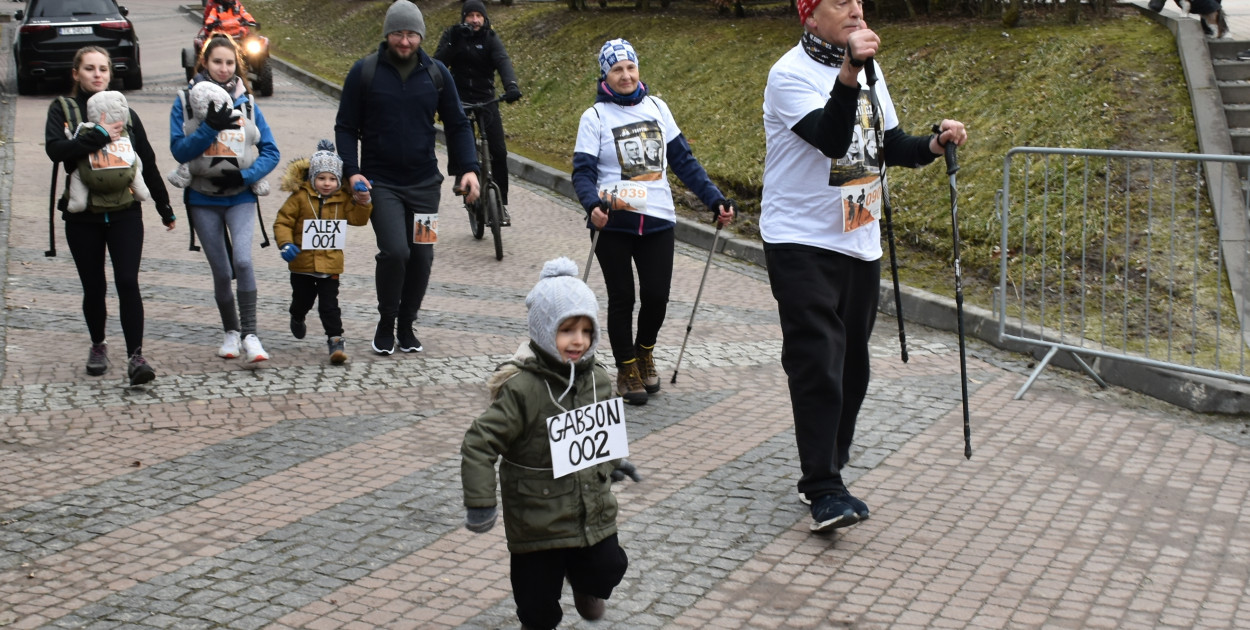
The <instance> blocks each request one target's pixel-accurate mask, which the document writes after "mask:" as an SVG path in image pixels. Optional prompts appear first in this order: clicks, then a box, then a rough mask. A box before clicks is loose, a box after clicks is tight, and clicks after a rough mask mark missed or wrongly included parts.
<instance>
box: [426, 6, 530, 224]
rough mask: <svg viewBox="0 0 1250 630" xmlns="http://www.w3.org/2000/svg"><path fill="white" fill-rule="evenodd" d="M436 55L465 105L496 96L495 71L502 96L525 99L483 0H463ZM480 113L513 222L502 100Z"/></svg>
mask: <svg viewBox="0 0 1250 630" xmlns="http://www.w3.org/2000/svg"><path fill="white" fill-rule="evenodd" d="M434 58H435V59H437V60H439V61H441V62H443V65H445V66H447V69H448V70H449V71H450V72H451V77H452V80H454V81H455V82H456V92H458V93H459V94H460V100H462V101H464V102H466V103H481V102H484V101H489V100H491V99H493V98H495V73H496V72H498V73H499V78H500V79H501V80H502V81H503V86H504V94H503V100H504V101H505V102H508V103H512V102H515V101H517V100H519V99H520V98H521V89H520V88H518V87H517V82H516V72H514V71H513V70H512V59H511V58H510V57H508V51H506V50H504V47H503V41H502V40H501V39H499V35H498V34H497V33H495V31H494V30H492V29H491V27H490V20H488V19H487V18H486V5H485V4H483V3H482V0H465V3H464V6H463V7H462V8H461V9H460V23H459V24H456V25H454V26H449V27H447V30H445V31H443V36H442V37H441V38H440V39H439V41H438V48H437V49H436V50H435V51H434ZM477 116H478V120H480V121H481V124H482V129H483V130H485V132H486V142H487V143H488V145H489V146H490V157H491V160H490V169H491V178H492V179H494V180H495V183H496V184H498V185H499V196H500V199H501V201H503V206H504V208H503V224H504V225H511V224H512V217H511V216H510V215H509V214H508V146H507V144H506V143H505V142H504V134H503V120H502V119H501V118H500V116H499V104H498V103H492V104H490V105H489V106H487V107H484V108H481V109H478V110H477ZM483 184H485V182H483Z"/></svg>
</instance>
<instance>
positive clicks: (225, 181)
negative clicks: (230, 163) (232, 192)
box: [208, 171, 244, 190]
mask: <svg viewBox="0 0 1250 630" xmlns="http://www.w3.org/2000/svg"><path fill="white" fill-rule="evenodd" d="M208 181H210V182H212V184H213V185H214V186H216V187H217V188H218V189H220V190H227V189H230V188H242V187H243V185H244V181H243V173H241V172H239V171H226V172H225V173H222V174H221V175H218V176H217V177H210V178H208Z"/></svg>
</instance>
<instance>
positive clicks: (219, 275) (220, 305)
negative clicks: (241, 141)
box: [191, 202, 256, 336]
mask: <svg viewBox="0 0 1250 630" xmlns="http://www.w3.org/2000/svg"><path fill="white" fill-rule="evenodd" d="M191 219H192V222H193V223H194V224H195V233H196V235H198V236H199V237H200V246H201V248H202V249H203V251H204V257H205V258H207V259H208V266H209V268H210V269H212V270H213V295H214V297H216V299H217V310H219V311H220V312H221V325H222V327H223V328H224V329H225V330H237V331H239V332H240V333H242V334H243V335H244V336H247V335H251V334H255V333H256V276H255V275H254V274H253V272H252V234H253V232H254V230H255V224H256V204H255V203H254V202H249V203H240V204H237V205H233V206H193V207H192V208H191ZM227 230H229V232H230V246H231V251H230V253H227V252H226V231H227ZM232 258H233V261H234V269H233V272H234V274H233V275H234V277H235V278H237V279H238V282H239V312H238V313H237V314H236V312H235V304H234V292H233V291H232V290H231V286H230V276H231V267H230V263H231V259H232ZM240 324H241V325H240Z"/></svg>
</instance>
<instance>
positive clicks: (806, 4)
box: [795, 0, 820, 24]
mask: <svg viewBox="0 0 1250 630" xmlns="http://www.w3.org/2000/svg"><path fill="white" fill-rule="evenodd" d="M795 4H797V5H798V7H799V22H800V23H803V24H806V23H807V18H809V17H812V11H815V10H816V5H818V4H820V0H798V1H797V2H796V3H795Z"/></svg>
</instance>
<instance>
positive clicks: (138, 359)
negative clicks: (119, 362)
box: [126, 348, 156, 385]
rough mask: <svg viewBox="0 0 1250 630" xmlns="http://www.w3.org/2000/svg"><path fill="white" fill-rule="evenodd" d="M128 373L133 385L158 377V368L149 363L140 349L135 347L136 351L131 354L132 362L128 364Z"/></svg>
mask: <svg viewBox="0 0 1250 630" xmlns="http://www.w3.org/2000/svg"><path fill="white" fill-rule="evenodd" d="M126 375H127V376H129V377H130V384H131V385H142V384H144V383H149V382H151V381H152V379H154V378H156V370H153V369H152V366H150V365H148V361H147V359H144V358H143V354H142V353H141V352H140V349H139V348H135V353H134V354H132V355H130V363H129V364H128V365H127V366H126Z"/></svg>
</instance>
